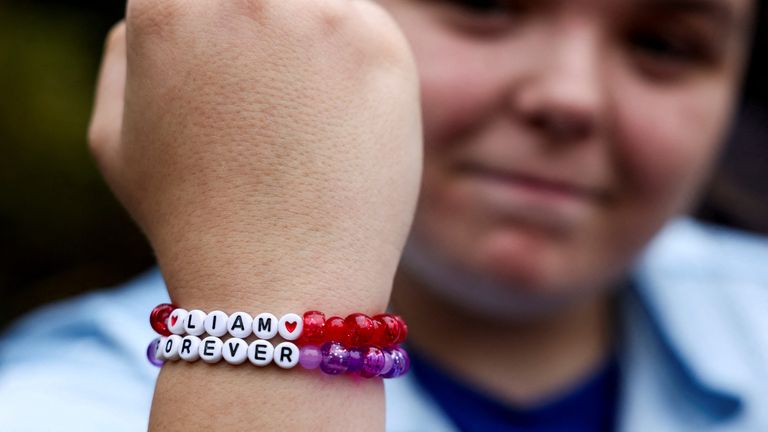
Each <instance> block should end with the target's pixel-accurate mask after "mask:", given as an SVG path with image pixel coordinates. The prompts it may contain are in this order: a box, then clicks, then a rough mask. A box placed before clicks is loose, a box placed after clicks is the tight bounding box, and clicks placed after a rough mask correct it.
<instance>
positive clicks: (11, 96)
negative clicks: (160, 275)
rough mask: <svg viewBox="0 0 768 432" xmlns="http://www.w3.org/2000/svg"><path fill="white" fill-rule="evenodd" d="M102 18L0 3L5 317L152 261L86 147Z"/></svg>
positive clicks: (0, 233) (0, 235)
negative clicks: (100, 175) (113, 197)
mask: <svg viewBox="0 0 768 432" xmlns="http://www.w3.org/2000/svg"><path fill="white" fill-rule="evenodd" d="M106 19H107V18H105V16H104V15H103V14H96V13H88V12H87V11H84V10H72V8H67V7H65V6H64V5H60V6H58V7H57V6H56V5H45V6H44V7H43V6H42V5H40V4H36V3H30V2H24V3H21V4H16V5H8V4H5V5H3V6H0V149H2V153H0V154H1V155H2V156H0V298H2V299H3V301H0V305H2V307H3V309H6V310H4V311H3V312H4V313H3V314H2V315H0V316H2V317H3V319H7V318H10V317H12V316H15V315H17V314H18V313H20V312H22V311H23V310H26V309H28V308H29V307H31V306H33V305H36V304H38V303H40V302H42V301H48V300H52V299H56V298H60V297H64V296H67V295H70V294H72V293H75V292H80V291H82V290H83V289H87V288H91V287H95V286H104V285H110V284H113V283H116V282H118V281H119V280H121V279H123V278H125V277H127V276H128V275H130V274H132V273H135V272H137V271H139V270H140V269H142V268H144V267H146V266H148V265H150V263H151V256H150V252H149V249H148V247H147V246H146V244H145V243H144V240H143V238H142V237H141V235H140V234H139V233H138V232H137V230H136V229H135V228H134V227H133V225H132V224H131V222H130V221H129V219H128V218H127V216H126V215H125V214H124V213H123V211H122V210H121V209H120V208H119V206H118V205H117V204H116V203H115V201H114V200H113V199H112V197H111V194H110V192H109V191H108V189H107V188H106V186H105V185H104V183H103V182H102V180H101V178H100V177H99V174H98V172H97V171H96V168H95V166H94V164H93V163H92V160H91V157H90V155H89V154H88V150H87V145H86V139H85V136H86V130H87V124H88V117H89V114H90V109H91V97H92V93H93V86H94V81H95V78H96V73H97V68H98V64H97V63H98V60H99V57H100V51H101V46H102V43H101V40H102V38H103V35H104V33H105V31H106V27H107V26H108V24H105V21H106ZM110 21H114V20H110ZM2 324H4V323H3V322H2V321H0V326H2Z"/></svg>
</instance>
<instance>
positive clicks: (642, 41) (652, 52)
mask: <svg viewBox="0 0 768 432" xmlns="http://www.w3.org/2000/svg"><path fill="white" fill-rule="evenodd" d="M630 44H631V45H632V47H633V48H634V49H636V50H638V51H639V52H640V53H642V54H645V55H649V56H654V57H657V58H659V59H661V60H665V61H669V60H674V61H693V60H697V59H700V58H702V57H703V53H702V50H701V49H700V47H699V46H698V44H696V43H694V42H692V41H687V40H684V39H683V38H680V37H674V36H669V35H663V34H655V33H637V34H634V35H632V36H631V37H630Z"/></svg>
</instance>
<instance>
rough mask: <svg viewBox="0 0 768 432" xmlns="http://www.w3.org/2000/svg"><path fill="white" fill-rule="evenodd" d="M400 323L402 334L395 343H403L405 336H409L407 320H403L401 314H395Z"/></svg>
mask: <svg viewBox="0 0 768 432" xmlns="http://www.w3.org/2000/svg"><path fill="white" fill-rule="evenodd" d="M393 316H394V317H395V319H396V320H397V322H398V323H400V336H398V338H397V341H395V344H401V343H403V341H404V340H405V338H406V337H407V336H408V325H407V324H406V323H405V320H403V317H401V316H400V315H393Z"/></svg>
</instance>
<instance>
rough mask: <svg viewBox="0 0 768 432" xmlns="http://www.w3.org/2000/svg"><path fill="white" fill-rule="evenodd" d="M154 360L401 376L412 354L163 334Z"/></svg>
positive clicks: (152, 348) (151, 353) (151, 350)
mask: <svg viewBox="0 0 768 432" xmlns="http://www.w3.org/2000/svg"><path fill="white" fill-rule="evenodd" d="M147 358H148V359H149V361H150V363H152V364H154V365H156V366H162V365H163V364H164V363H165V362H166V361H177V360H185V361H188V362H194V361H197V360H198V359H199V360H202V361H204V362H206V363H217V362H219V361H221V360H224V361H225V362H226V363H229V364H232V365H240V364H242V363H245V361H246V360H248V361H250V363H252V364H253V365H254V366H260V367H262V366H267V365H268V364H270V363H272V362H274V363H275V364H276V365H278V366H279V367H281V368H283V369H291V368H293V367H294V366H296V365H297V364H300V365H301V367H303V368H304V369H318V368H319V369H320V370H321V371H323V372H324V373H326V374H328V375H340V374H343V373H348V374H358V375H360V376H362V377H365V378H373V377H377V376H378V377H381V378H397V377H400V376H402V375H405V373H406V372H408V369H409V368H410V358H409V357H408V353H407V352H406V351H405V350H404V349H403V348H402V347H400V346H397V347H394V348H391V349H390V348H384V349H381V348H379V347H376V346H373V345H368V346H365V347H360V348H347V347H345V346H344V345H342V344H340V343H336V342H326V343H325V344H323V346H322V347H318V346H316V345H305V346H303V347H302V348H301V349H299V348H298V347H297V346H296V345H295V344H293V343H291V342H281V343H279V344H278V345H276V346H274V347H273V345H272V343H271V342H269V341H267V340H264V339H256V340H254V341H253V342H251V343H250V344H248V343H247V342H246V341H244V340H243V339H240V338H230V339H227V340H226V341H222V340H221V339H220V338H218V337H216V336H208V337H206V338H204V339H200V338H198V337H197V336H193V335H187V336H184V337H183V338H182V337H181V336H179V335H170V336H162V337H159V338H156V339H155V340H153V341H152V342H151V343H150V344H149V347H148V348H147Z"/></svg>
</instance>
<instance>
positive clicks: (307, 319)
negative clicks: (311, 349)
mask: <svg viewBox="0 0 768 432" xmlns="http://www.w3.org/2000/svg"><path fill="white" fill-rule="evenodd" d="M324 338H325V314H324V313H322V312H319V311H307V312H304V329H303V330H302V332H301V339H300V340H299V343H301V344H313V345H322V343H323V342H324V341H325V339H324Z"/></svg>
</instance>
